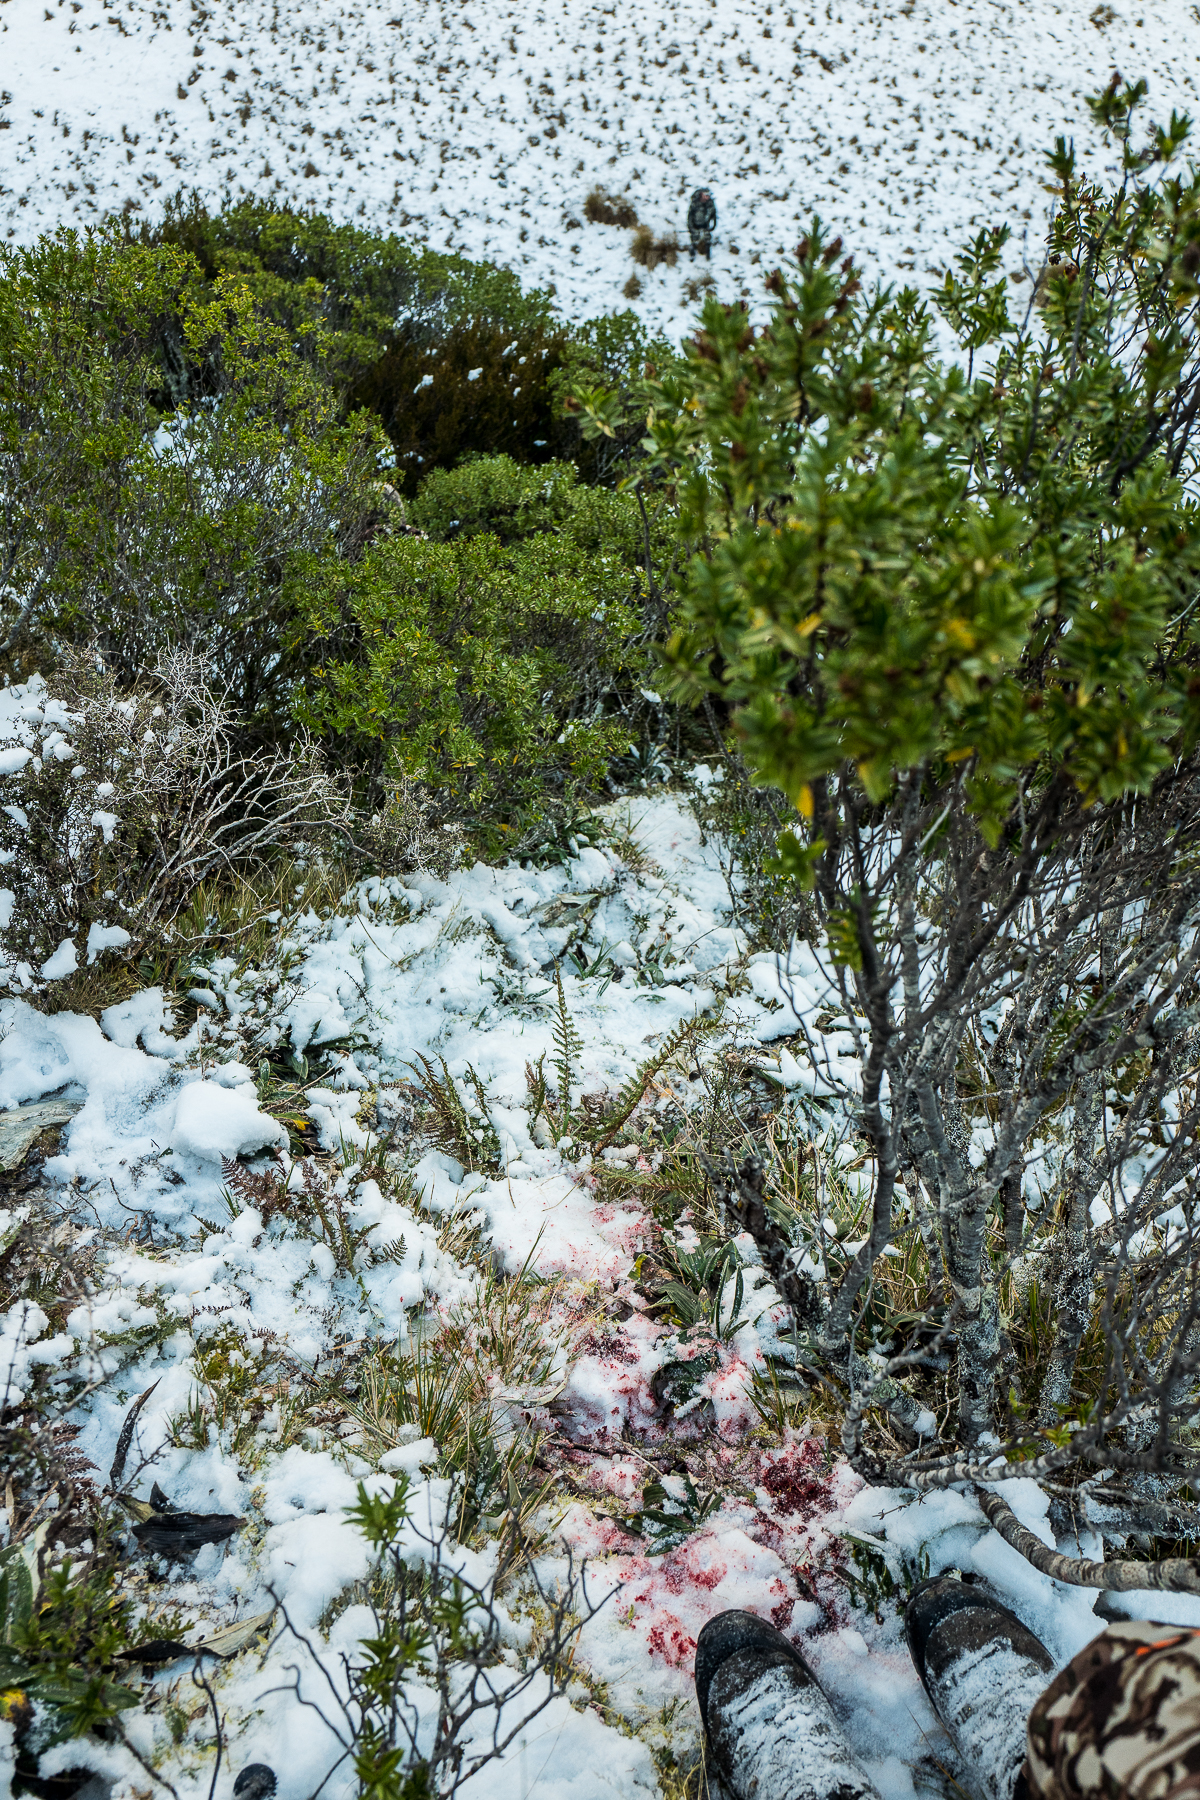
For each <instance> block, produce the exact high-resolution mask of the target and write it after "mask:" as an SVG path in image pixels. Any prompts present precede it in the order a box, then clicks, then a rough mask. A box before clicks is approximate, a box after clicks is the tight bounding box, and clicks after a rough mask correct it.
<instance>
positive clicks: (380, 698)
mask: <svg viewBox="0 0 1200 1800" xmlns="http://www.w3.org/2000/svg"><path fill="white" fill-rule="evenodd" d="M630 588H631V573H630V570H629V567H628V565H627V564H625V563H624V562H623V561H622V560H621V558H620V557H619V556H617V555H616V554H615V553H612V552H609V551H605V550H598V551H594V550H587V549H582V548H580V547H579V546H578V545H577V544H576V543H575V542H574V541H573V540H572V539H571V537H569V536H567V535H565V534H563V533H551V532H543V533H539V534H538V535H536V536H534V537H531V538H527V539H524V540H522V541H519V542H515V543H512V544H509V545H507V546H505V545H503V544H502V543H501V542H500V541H499V539H498V538H495V537H492V536H490V535H479V536H473V537H468V538H464V539H462V540H461V541H456V542H453V543H446V544H439V543H433V542H426V541H423V540H422V539H419V538H414V537H396V538H388V539H383V540H381V541H379V542H377V543H375V544H372V545H371V546H370V548H369V549H368V550H367V551H366V552H365V554H364V555H363V556H362V558H361V560H360V561H358V562H357V563H354V564H342V565H340V566H338V567H329V566H326V565H323V564H322V563H320V561H319V560H315V559H314V561H313V562H312V563H311V565H309V566H308V567H307V568H306V569H304V570H303V571H302V572H301V573H299V574H298V576H297V578H296V581H295V584H294V588H293V590H292V591H293V593H294V599H295V606H296V611H297V615H298V618H299V626H298V636H299V637H302V638H303V639H304V640H305V641H306V642H308V643H309V644H310V645H312V646H314V647H315V649H316V651H317V653H318V654H319V655H320V658H321V661H320V665H319V666H318V668H317V669H316V672H315V677H314V683H313V686H312V687H311V689H310V691H309V692H308V694H307V695H306V696H305V697H304V698H303V700H302V701H301V703H300V713H301V717H302V718H303V720H304V721H305V723H307V724H310V725H312V726H313V727H315V728H316V729H317V730H318V731H320V732H322V733H325V734H327V735H330V736H333V737H335V738H337V739H339V740H341V742H342V743H343V744H344V746H345V749H346V751H347V753H348V754H349V755H350V756H352V757H354V758H355V759H356V760H358V761H359V762H360V763H361V764H363V765H365V766H366V767H368V768H369V769H370V770H371V771H372V772H373V774H374V775H375V776H376V778H377V779H380V780H381V781H382V782H383V783H384V784H391V783H394V782H396V781H398V780H400V779H403V778H408V779H412V780H417V781H420V782H422V783H424V784H425V785H426V786H428V787H429V788H430V789H433V790H440V791H441V793H442V795H443V799H444V801H445V803H446V805H447V808H448V810H450V811H452V812H454V813H457V814H458V816H460V817H473V818H477V817H478V815H479V813H480V812H481V810H482V809H484V808H490V809H493V810H494V812H495V813H496V814H497V815H498V816H499V817H500V818H501V819H503V818H504V817H505V814H506V812H507V811H511V809H513V808H515V807H517V806H518V805H519V804H520V803H521V801H522V799H523V798H526V797H529V796H531V795H534V794H536V793H538V792H540V791H541V790H542V789H543V788H544V787H546V786H547V785H549V786H550V787H552V788H557V789H559V790H560V791H562V792H563V793H564V794H569V793H570V792H572V791H575V790H578V789H580V788H584V789H586V788H587V787H589V786H591V785H594V784H595V783H596V782H597V781H598V779H599V778H600V776H601V774H602V772H603V769H604V767H605V765H606V763H607V761H608V760H609V758H610V757H612V756H614V755H616V754H619V753H620V751H622V750H623V749H624V748H625V746H626V744H627V743H628V736H629V733H628V727H622V726H621V725H619V724H618V723H617V722H615V721H613V720H611V719H609V718H607V717H606V716H605V714H604V710H603V705H604V695H605V692H606V690H607V689H608V688H609V686H610V685H611V684H612V682H613V681H614V680H615V679H616V677H617V675H618V674H619V672H620V671H621V670H622V669H623V668H624V666H625V664H626V662H627V660H628V659H627V655H626V645H627V643H628V641H629V639H630V638H631V637H632V635H633V633H634V632H635V630H636V627H637V615H636V613H635V612H634V610H633V608H632V606H631V605H630V603H629V602H630V597H631V596H630Z"/></svg>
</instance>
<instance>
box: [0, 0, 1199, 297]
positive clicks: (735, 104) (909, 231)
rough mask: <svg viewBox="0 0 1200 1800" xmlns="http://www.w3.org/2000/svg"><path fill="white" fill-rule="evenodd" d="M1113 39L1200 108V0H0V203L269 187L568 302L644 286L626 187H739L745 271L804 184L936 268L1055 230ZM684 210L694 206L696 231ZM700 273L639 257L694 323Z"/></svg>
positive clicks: (729, 224)
mask: <svg viewBox="0 0 1200 1800" xmlns="http://www.w3.org/2000/svg"><path fill="white" fill-rule="evenodd" d="M1114 67H1118V68H1119V69H1120V70H1121V72H1122V73H1123V74H1124V75H1126V76H1129V77H1135V76H1139V75H1145V76H1146V77H1147V79H1148V80H1149V82H1150V94H1151V102H1152V105H1153V107H1154V108H1155V110H1156V111H1157V112H1159V113H1161V114H1163V115H1164V116H1165V115H1166V114H1167V113H1169V111H1170V108H1171V107H1172V106H1173V105H1174V106H1178V107H1181V108H1183V109H1185V110H1190V111H1192V112H1193V113H1195V112H1196V111H1197V110H1200V108H1198V107H1197V92H1198V89H1197V77H1198V76H1200V12H1198V9H1197V7H1196V6H1195V5H1193V4H1191V3H1190V0H1145V3H1144V4H1143V0H1136V3H1135V0H1118V4H1117V5H1116V6H1115V7H1113V6H1109V5H1103V6H1097V5H1094V4H1093V0H1015V3H1014V0H903V4H891V3H889V0H828V3H827V4H826V5H824V6H820V5H816V6H814V5H813V4H812V0H798V3H797V4H794V5H790V4H781V3H780V0H763V3H762V4H751V3H750V0H720V3H719V4H718V3H717V0H660V3H659V4H651V3H649V0H609V3H608V4H605V0H565V3H563V4H560V5H557V6H553V7H551V6H546V5H544V4H541V3H539V0H516V3H513V0H507V3H504V4H501V3H499V0H492V3H491V4H488V5H480V4H479V3H478V0H463V3H462V4H457V3H456V4H454V5H442V4H437V3H436V0H428V3H426V4H419V5H418V4H414V3H413V0H407V4H406V3H405V0H353V3H352V4H349V5H347V6H345V7H342V8H340V9H336V10H335V9H331V8H328V7H322V6H319V5H317V4H315V3H313V0H292V4H290V5H280V4H278V0H238V3H237V4H236V5H235V4H233V0H211V3H210V4H200V3H199V0H188V3H186V4H185V0H54V4H53V5H52V6H47V5H46V4H45V3H44V0H6V3H5V4H4V5H3V6H2V7H0V102H2V103H3V104H2V106H0V120H2V122H3V125H4V127H5V129H4V130H2V131H0V232H2V233H3V234H4V235H5V236H7V237H9V238H16V239H18V240H20V241H28V240H29V239H31V238H33V237H35V236H36V235H37V234H38V233H39V232H41V231H44V230H45V229H46V228H47V227H49V226H53V225H54V224H56V223H58V222H60V221H72V222H86V221H89V220H94V219H96V218H98V217H100V216H101V215H102V214H104V213H105V212H107V211H110V210H119V209H121V208H123V207H131V208H135V209H139V210H142V211H145V212H147V213H150V214H152V213H153V212H154V210H155V209H156V208H157V207H159V206H161V204H162V201H163V200H164V198H165V197H166V196H167V195H168V194H171V193H174V192H175V191H176V190H177V189H179V188H181V187H182V188H187V189H190V188H192V187H195V188H198V189H199V190H200V192H201V193H202V194H203V195H204V196H205V198H206V199H207V200H208V201H209V202H210V203H211V202H213V201H216V200H219V199H220V198H221V197H222V196H226V195H239V194H245V193H259V194H275V195H278V196H279V197H280V198H281V199H287V200H288V201H290V202H292V203H302V204H312V205H314V206H317V207H320V208H324V209H327V210H328V211H329V212H330V213H331V214H333V215H334V216H335V217H337V218H346V219H350V218H358V219H363V220H366V221H368V222H369V223H371V224H372V225H386V226H391V227H393V228H395V229H397V230H401V231H404V232H407V233H411V234H412V235H413V236H415V237H418V238H420V239H422V240H424V241H427V242H428V243H429V244H431V245H433V246H434V247H436V248H448V249H455V250H460V251H462V252H464V253H465V254H467V255H469V256H473V257H488V258H492V259H494V260H495V261H497V262H500V263H502V264H506V265H507V266H509V267H511V268H513V269H515V270H517V271H518V272H519V273H520V275H521V277H522V279H523V280H524V281H526V282H527V283H541V284H553V286H554V287H555V289H556V291H557V294H558V297H559V300H560V303H561V305H562V307H563V308H564V310H565V311H566V312H567V313H568V314H570V315H572V316H577V317H578V316H583V315H587V314H592V313H597V312H602V311H607V310H611V309H612V308H614V307H619V306H623V305H625V304H627V302H626V300H625V299H624V297H623V294H622V289H623V287H624V286H625V284H626V282H627V281H628V279H629V276H630V275H631V274H632V273H633V264H632V263H631V261H630V258H629V236H630V234H629V233H628V232H627V231H624V230H620V229H617V228H614V227H606V226H596V225H587V224H582V223H581V224H580V226H579V228H578V229H576V228H575V227H574V225H573V223H572V221H576V220H579V221H582V218H583V214H582V205H583V201H584V198H585V196H586V194H587V193H588V191H589V189H590V188H592V187H593V186H594V185H595V184H597V183H600V184H603V185H606V186H608V187H611V188H613V189H615V190H617V191H626V190H627V191H628V193H629V195H630V197H631V198H632V200H633V202H634V204H635V206H636V208H637V210H638V213H639V215H640V217H641V218H642V220H643V221H644V222H645V223H647V224H648V225H650V226H651V227H652V228H654V229H655V230H656V231H658V230H668V231H669V230H671V229H676V230H678V231H680V232H683V228H684V215H685V212H686V206H687V196H688V194H689V192H690V190H691V189H692V188H693V187H694V186H695V185H696V184H697V183H698V182H700V181H707V182H709V183H711V185H712V187H713V189H714V192H715V194H716V197H717V200H718V204H719V207H720V214H721V218H720V232H719V242H718V246H717V250H716V254H715V257H714V263H713V271H714V273H715V275H716V277H717V281H718V285H719V288H720V290H721V291H722V292H727V293H730V294H733V293H737V292H739V291H742V290H743V289H745V290H746V291H751V292H752V291H753V289H754V287H755V284H756V281H757V275H758V270H757V267H756V265H757V264H758V263H759V261H760V259H761V261H762V262H764V263H769V262H770V260H771V259H774V258H778V257H779V256H780V255H781V254H782V253H784V252H785V251H786V250H787V249H788V248H789V247H790V246H792V245H794V243H795V241H796V237H797V233H798V224H799V222H801V221H804V220H807V218H808V217H809V216H810V215H811V213H812V212H813V210H814V209H815V210H817V211H819V212H820V213H821V215H822V217H823V218H825V219H826V220H828V221H829V222H830V223H831V224H833V225H834V226H835V227H836V228H837V229H838V230H839V231H842V232H844V234H845V236H846V238H847V240H848V242H849V243H850V245H851V246H852V247H853V248H854V250H855V251H856V253H857V254H858V255H859V256H860V257H861V258H862V259H863V260H864V261H865V262H866V264H867V266H868V268H872V269H876V270H879V271H881V272H882V273H883V274H885V275H887V276H889V277H901V278H904V277H907V278H908V279H910V280H911V279H916V280H919V281H921V280H924V279H926V278H927V277H928V275H929V272H930V271H932V270H934V269H936V268H937V267H938V266H939V265H942V264H944V263H945V261H946V260H947V258H948V257H949V256H950V255H951V254H952V253H953V251H954V250H955V249H956V248H957V247H958V246H959V244H960V243H961V242H962V240H963V239H964V237H965V236H966V234H967V233H968V232H969V231H970V230H971V229H972V228H973V227H976V226H977V225H979V224H981V223H985V222H991V221H992V220H995V219H1007V220H1008V221H1010V222H1011V224H1012V225H1013V227H1014V241H1013V246H1012V250H1011V267H1012V269H1013V270H1014V271H1015V270H1017V269H1019V267H1020V262H1021V242H1020V239H1021V233H1022V230H1023V228H1025V227H1026V226H1027V227H1028V230H1029V234H1030V239H1031V247H1032V249H1033V251H1034V253H1035V254H1036V247H1037V244H1038V241H1039V230H1040V226H1041V223H1042V221H1043V219H1044V217H1045V213H1046V208H1047V205H1048V199H1047V196H1046V194H1045V193H1044V191H1043V189H1042V187H1041V185H1040V182H1041V178H1042V161H1041V158H1042V153H1043V151H1044V149H1045V148H1046V147H1047V146H1048V145H1049V143H1050V142H1051V140H1052V139H1053V137H1054V135H1055V134H1056V133H1059V132H1064V133H1066V134H1068V135H1073V136H1074V137H1075V138H1076V141H1077V143H1078V144H1079V145H1080V148H1081V149H1083V148H1085V147H1086V148H1087V149H1088V150H1089V151H1094V150H1095V147H1096V145H1095V138H1094V134H1093V133H1092V131H1091V128H1090V122H1089V119H1088V116H1087V113H1086V107H1085V105H1084V97H1085V95H1087V94H1088V93H1091V92H1094V91H1096V90H1097V89H1099V88H1101V87H1103V86H1104V84H1105V83H1106V82H1107V80H1108V78H1109V76H1110V74H1111V72H1112V70H1113V68H1114ZM685 235H686V234H685ZM693 273H694V271H693V269H692V268H691V265H690V264H689V263H688V260H687V258H686V256H685V257H684V258H683V259H682V260H681V262H680V264H679V266H678V267H677V268H675V269H674V270H672V269H669V268H665V267H660V268H659V269H658V270H656V271H655V272H654V273H653V274H651V275H648V276H646V275H643V277H642V279H643V283H644V292H643V294H642V296H641V297H640V299H639V300H638V301H637V302H636V304H637V306H638V309H639V310H640V311H641V312H642V313H643V314H644V315H645V316H646V318H647V319H648V320H652V321H653V322H655V323H658V324H662V325H665V326H666V327H667V328H668V329H674V328H678V327H679V326H681V325H682V324H683V322H684V308H685V307H688V306H689V305H691V302H690V301H689V300H688V298H687V296H686V294H685V291H684V287H685V283H686V281H687V280H688V278H689V276H691V275H692V274H693Z"/></svg>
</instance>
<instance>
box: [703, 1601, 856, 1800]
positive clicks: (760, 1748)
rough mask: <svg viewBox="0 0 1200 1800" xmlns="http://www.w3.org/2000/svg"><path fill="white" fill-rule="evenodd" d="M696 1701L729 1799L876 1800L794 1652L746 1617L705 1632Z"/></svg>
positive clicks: (718, 1621) (722, 1617) (729, 1618)
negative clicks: (728, 1788)
mask: <svg viewBox="0 0 1200 1800" xmlns="http://www.w3.org/2000/svg"><path fill="white" fill-rule="evenodd" d="M696 1698H697V1700H698V1701H699V1703H700V1717H701V1718H702V1719H703V1721H704V1731H705V1736H706V1738H707V1741H708V1754H709V1762H710V1764H711V1765H712V1766H714V1767H715V1768H716V1769H717V1771H718V1772H719V1774H720V1775H721V1777H722V1779H723V1780H724V1781H725V1782H726V1783H727V1784H728V1786H729V1787H730V1788H731V1789H732V1791H733V1793H734V1794H735V1795H736V1797H737V1800H879V1795H878V1792H877V1790H876V1789H875V1788H874V1787H873V1786H872V1785H871V1783H870V1781H869V1780H868V1779H867V1777H866V1775H865V1774H864V1773H863V1771H862V1770H861V1769H860V1768H859V1766H858V1764H857V1763H856V1762H855V1760H854V1758H853V1756H852V1755H851V1753H850V1747H849V1745H848V1744H847V1743H846V1740H845V1738H844V1737H843V1736H842V1728H841V1726H840V1725H839V1724H838V1722H837V1719H836V1717H835V1716H834V1711H833V1708H832V1707H831V1706H830V1704H829V1701H828V1700H827V1699H826V1697H825V1695H824V1694H823V1693H822V1691H821V1687H820V1684H819V1682H818V1681H817V1678H816V1676H815V1675H814V1674H813V1672H812V1670H811V1669H810V1668H809V1666H808V1664H807V1663H806V1662H805V1660H804V1658H803V1657H802V1656H801V1654H800V1652H799V1651H798V1650H797V1649H796V1648H795V1646H794V1645H793V1644H789V1642H788V1640H787V1639H786V1638H785V1637H784V1636H783V1635H782V1633H781V1632H778V1631H776V1630H775V1628H774V1626H771V1625H767V1624H765V1623H764V1621H763V1620H762V1619H756V1618H755V1616H754V1614H753V1613H747V1612H725V1613H721V1614H719V1615H718V1617H717V1618H715V1619H710V1620H709V1622H708V1624H707V1625H706V1626H705V1627H704V1629H703V1631H702V1632H701V1633H700V1636H699V1639H698V1640H697V1643H696Z"/></svg>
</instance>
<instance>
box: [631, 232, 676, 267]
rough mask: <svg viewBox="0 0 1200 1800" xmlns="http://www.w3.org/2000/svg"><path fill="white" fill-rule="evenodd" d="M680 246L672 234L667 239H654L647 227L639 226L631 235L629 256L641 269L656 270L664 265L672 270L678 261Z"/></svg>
mask: <svg viewBox="0 0 1200 1800" xmlns="http://www.w3.org/2000/svg"><path fill="white" fill-rule="evenodd" d="M679 250H680V244H679V239H678V238H677V237H676V235H675V233H674V232H671V234H670V236H669V237H656V236H655V234H654V233H653V232H652V231H651V229H650V227H649V226H648V225H639V226H638V228H637V230H636V231H635V232H634V234H633V241H632V242H631V244H630V246H629V254H630V256H632V258H633V260H634V262H635V263H637V265H638V267H639V268H641V269H657V267H658V265H659V264H660V263H666V265H667V267H668V269H673V268H674V267H675V264H676V263H677V262H678V261H679Z"/></svg>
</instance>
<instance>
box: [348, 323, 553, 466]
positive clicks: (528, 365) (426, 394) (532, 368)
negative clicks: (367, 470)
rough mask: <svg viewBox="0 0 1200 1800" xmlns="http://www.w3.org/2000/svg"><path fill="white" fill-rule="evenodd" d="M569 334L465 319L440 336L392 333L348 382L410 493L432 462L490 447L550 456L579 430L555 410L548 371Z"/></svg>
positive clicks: (445, 462) (534, 458) (531, 457)
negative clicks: (375, 422) (380, 431)
mask: <svg viewBox="0 0 1200 1800" xmlns="http://www.w3.org/2000/svg"><path fill="white" fill-rule="evenodd" d="M566 342H567V333H566V331H565V329H564V328H563V327H562V326H561V325H555V324H551V323H549V322H546V321H542V320H538V319H534V320H531V321H528V322H525V321H522V322H520V323H518V324H515V325H514V324H512V323H509V322H500V323H497V322H494V321H492V320H491V319H488V318H478V317H476V318H470V317H468V318H465V319H464V320H462V322H461V323H459V324H457V325H455V326H453V327H451V328H450V329H449V330H448V331H447V332H446V334H445V335H444V336H439V337H430V336H427V335H426V334H424V333H410V332H409V331H407V330H404V331H402V332H401V333H400V334H398V336H397V338H396V340H395V342H394V343H393V344H392V345H391V346H390V348H389V349H388V350H387V351H385V353H384V354H383V355H382V356H381V357H380V358H379V359H378V361H377V362H376V363H375V364H374V365H373V366H372V367H371V368H370V369H368V370H367V371H366V372H365V373H364V374H363V375H362V376H361V377H360V379H359V380H358V381H357V382H356V383H355V384H354V386H353V388H352V389H351V402H352V404H353V405H355V406H363V407H367V408H368V409H369V410H370V411H371V412H373V413H375V414H376V415H377V416H378V418H379V419H380V421H381V422H382V424H383V427H384V430H385V431H386V432H387V434H388V436H389V438H390V439H391V442H392V447H393V449H394V451H395V456H396V466H397V468H398V469H399V471H400V474H401V476H402V478H403V485H404V487H405V489H406V491H407V492H409V493H413V492H415V491H416V487H417V483H418V481H419V480H420V478H421V476H422V475H423V474H424V473H425V472H426V471H427V470H428V469H431V468H434V467H437V466H441V467H449V466H452V465H453V464H455V463H457V462H459V461H460V460H461V459H462V458H463V457H465V456H470V455H479V454H484V453H487V452H500V453H506V454H508V455H515V456H520V457H522V458H523V459H524V460H527V461H530V462H540V461H542V460H549V459H550V458H552V457H553V456H554V455H556V454H559V455H561V454H562V453H563V452H564V451H566V450H569V449H570V448H571V447H572V446H573V445H574V444H575V443H576V441H577V439H578V432H577V429H576V427H575V426H574V424H573V423H572V422H570V421H569V420H567V419H566V418H565V417H564V416H563V414H562V413H561V410H560V409H559V408H558V406H557V404H556V399H555V393H554V389H553V386H552V377H553V376H554V374H555V372H556V371H557V370H558V369H559V367H560V366H561V364H562V361H563V356H564V352H565V347H566Z"/></svg>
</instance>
